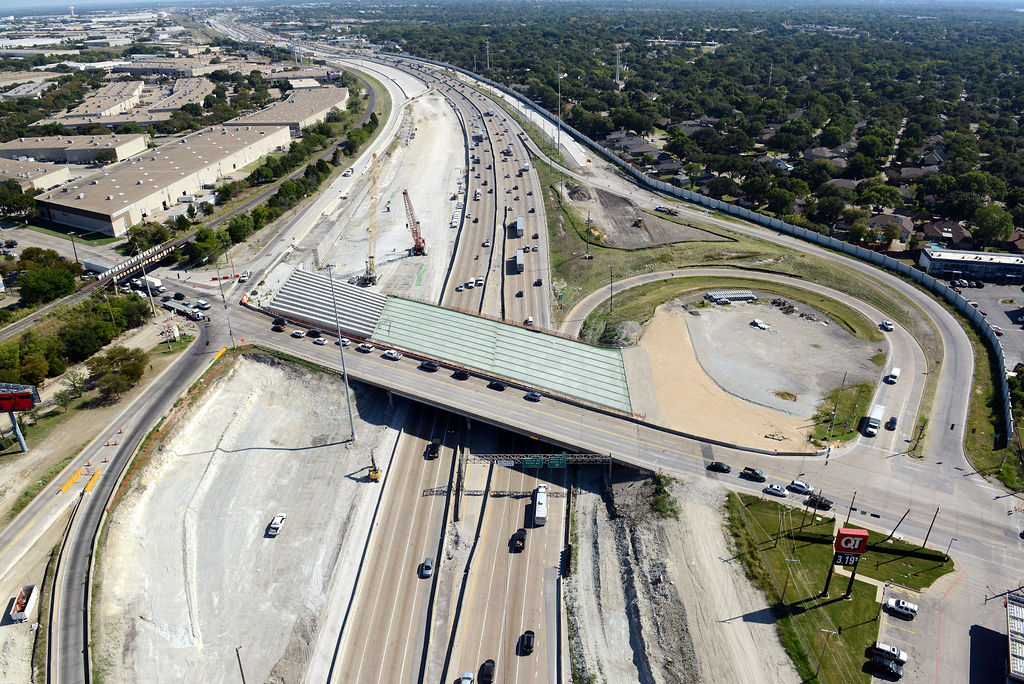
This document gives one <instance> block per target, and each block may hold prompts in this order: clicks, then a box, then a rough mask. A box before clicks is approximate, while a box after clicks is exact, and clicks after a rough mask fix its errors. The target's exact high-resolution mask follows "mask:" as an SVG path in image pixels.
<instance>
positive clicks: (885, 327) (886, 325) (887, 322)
mask: <svg viewBox="0 0 1024 684" xmlns="http://www.w3.org/2000/svg"><path fill="white" fill-rule="evenodd" d="M895 329H896V326H894V325H893V324H892V321H890V320H888V319H886V320H884V321H882V330H884V331H886V332H892V331H893V330H895Z"/></svg>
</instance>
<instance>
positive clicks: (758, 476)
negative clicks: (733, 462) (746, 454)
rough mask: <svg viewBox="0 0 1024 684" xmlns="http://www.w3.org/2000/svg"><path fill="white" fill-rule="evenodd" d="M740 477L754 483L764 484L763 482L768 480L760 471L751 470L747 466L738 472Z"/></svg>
mask: <svg viewBox="0 0 1024 684" xmlns="http://www.w3.org/2000/svg"><path fill="white" fill-rule="evenodd" d="M740 477H742V478H744V479H747V480H753V481H754V482H764V481H765V480H767V479H768V478H766V477H765V476H764V473H763V472H762V471H760V470H758V469H757V468H751V467H750V466H747V467H746V468H744V469H743V470H741V471H740Z"/></svg>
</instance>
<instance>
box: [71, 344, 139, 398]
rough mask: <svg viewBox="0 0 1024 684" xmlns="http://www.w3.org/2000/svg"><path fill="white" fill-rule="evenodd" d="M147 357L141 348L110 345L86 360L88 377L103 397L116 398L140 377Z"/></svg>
mask: <svg viewBox="0 0 1024 684" xmlns="http://www.w3.org/2000/svg"><path fill="white" fill-rule="evenodd" d="M147 364H148V357H147V356H146V352H144V351H142V350H141V349H135V348H128V347H121V346H117V347H111V348H110V349H108V350H107V351H106V352H105V353H103V354H98V355H96V356H94V357H92V358H91V359H89V360H88V361H87V362H86V366H87V367H88V368H89V378H90V379H91V380H93V381H94V382H95V383H96V387H97V388H98V389H99V391H100V396H101V397H103V398H104V399H110V398H116V397H117V396H120V395H121V394H123V393H124V392H126V391H128V390H129V389H131V388H132V387H133V386H134V385H135V383H137V382H138V381H139V380H140V379H142V374H143V373H145V371H146V365H147Z"/></svg>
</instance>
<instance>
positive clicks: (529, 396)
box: [523, 392, 543, 401]
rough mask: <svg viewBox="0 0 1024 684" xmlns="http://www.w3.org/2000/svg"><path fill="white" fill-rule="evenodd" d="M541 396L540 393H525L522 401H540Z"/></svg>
mask: <svg viewBox="0 0 1024 684" xmlns="http://www.w3.org/2000/svg"><path fill="white" fill-rule="evenodd" d="M542 396H543V395H541V393H540V392H527V393H526V394H524V395H523V399H526V401H540V400H541V397H542Z"/></svg>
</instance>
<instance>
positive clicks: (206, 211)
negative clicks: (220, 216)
mask: <svg viewBox="0 0 1024 684" xmlns="http://www.w3.org/2000/svg"><path fill="white" fill-rule="evenodd" d="M199 211H201V212H203V216H213V205H212V204H210V203H209V202H200V204H199Z"/></svg>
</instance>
